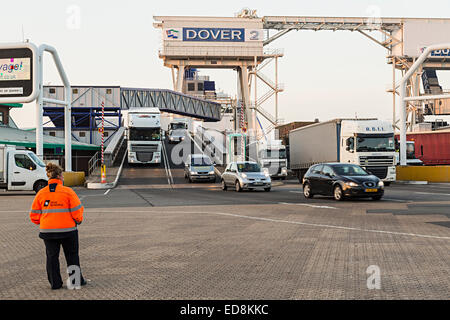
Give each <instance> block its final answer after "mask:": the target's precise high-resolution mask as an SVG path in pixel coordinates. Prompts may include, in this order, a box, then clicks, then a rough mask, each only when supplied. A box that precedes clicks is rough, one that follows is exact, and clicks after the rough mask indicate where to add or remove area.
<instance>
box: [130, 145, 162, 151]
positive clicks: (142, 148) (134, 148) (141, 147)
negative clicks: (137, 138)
mask: <svg viewBox="0 0 450 320" xmlns="http://www.w3.org/2000/svg"><path fill="white" fill-rule="evenodd" d="M130 151H131V152H156V151H158V145H156V144H137V145H132V146H131V150H130Z"/></svg>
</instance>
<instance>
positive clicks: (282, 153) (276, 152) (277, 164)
mask: <svg viewBox="0 0 450 320" xmlns="http://www.w3.org/2000/svg"><path fill="white" fill-rule="evenodd" d="M258 162H259V165H260V166H261V167H262V168H263V170H264V171H265V172H267V173H268V174H270V176H271V177H272V178H281V179H286V177H287V155H286V146H284V145H283V144H282V141H281V140H273V141H267V142H262V143H258Z"/></svg>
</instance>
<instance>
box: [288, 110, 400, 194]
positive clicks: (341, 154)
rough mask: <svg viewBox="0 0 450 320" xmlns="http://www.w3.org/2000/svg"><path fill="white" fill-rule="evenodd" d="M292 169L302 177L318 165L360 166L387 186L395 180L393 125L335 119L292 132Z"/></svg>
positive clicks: (290, 144) (374, 120)
mask: <svg viewBox="0 0 450 320" xmlns="http://www.w3.org/2000/svg"><path fill="white" fill-rule="evenodd" d="M289 148H290V158H289V159H290V169H291V170H292V171H294V172H295V173H296V175H297V177H298V178H299V179H300V181H301V179H302V178H303V175H304V174H305V173H306V171H307V170H308V168H309V167H310V166H311V165H313V164H316V163H324V162H341V163H353V164H359V165H361V166H362V167H364V168H365V169H366V170H367V171H369V172H371V173H372V174H373V175H375V176H377V177H378V178H380V179H382V180H383V181H384V182H385V184H387V185H389V184H390V182H392V181H395V179H396V170H395V165H396V152H395V139H394V131H393V128H392V124H391V123H390V122H387V121H381V120H377V119H335V120H331V121H327V122H322V123H317V124H312V125H309V126H306V127H302V128H298V129H294V130H292V131H290V132H289Z"/></svg>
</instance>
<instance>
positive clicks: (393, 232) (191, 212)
mask: <svg viewBox="0 0 450 320" xmlns="http://www.w3.org/2000/svg"><path fill="white" fill-rule="evenodd" d="M0 212H1V211H0ZM88 212H98V213H103V212H114V211H111V210H109V211H98V210H88ZM115 212H120V213H148V212H149V211H148V210H147V211H123V210H121V211H115ZM164 213H165V214H170V213H174V214H179V213H180V211H164ZM183 213H184V214H199V213H203V214H211V215H218V216H228V217H235V218H242V219H249V220H259V221H267V222H275V223H286V224H294V225H302V226H309V227H319V228H330V229H340V230H349V231H362V232H370V233H384V234H391V235H399V236H409V237H418V238H431V239H440V240H450V237H441V236H434V235H427V234H417V233H407V232H397V231H386V230H375V229H362V228H355V227H346V226H336V225H329V224H320V223H308V222H299V221H289V220H280V219H271V218H262V217H255V216H245V215H240V214H234V213H227V212H211V211H206V212H200V211H183Z"/></svg>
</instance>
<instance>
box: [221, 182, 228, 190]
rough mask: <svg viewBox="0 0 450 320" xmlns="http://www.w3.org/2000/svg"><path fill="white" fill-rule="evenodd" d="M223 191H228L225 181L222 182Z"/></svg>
mask: <svg viewBox="0 0 450 320" xmlns="http://www.w3.org/2000/svg"><path fill="white" fill-rule="evenodd" d="M222 190H223V191H227V184H226V183H225V180H222Z"/></svg>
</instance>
